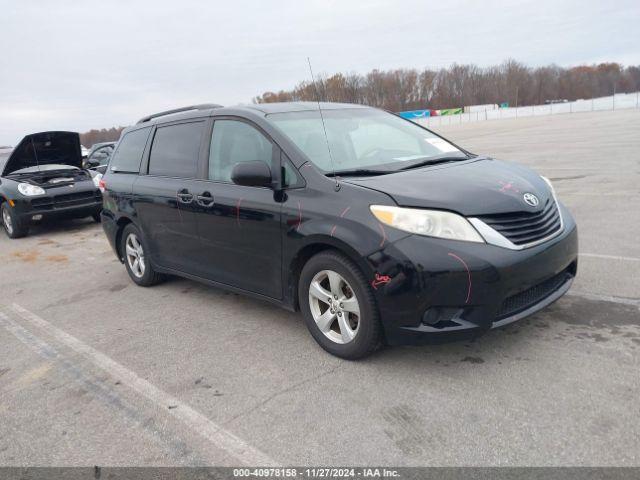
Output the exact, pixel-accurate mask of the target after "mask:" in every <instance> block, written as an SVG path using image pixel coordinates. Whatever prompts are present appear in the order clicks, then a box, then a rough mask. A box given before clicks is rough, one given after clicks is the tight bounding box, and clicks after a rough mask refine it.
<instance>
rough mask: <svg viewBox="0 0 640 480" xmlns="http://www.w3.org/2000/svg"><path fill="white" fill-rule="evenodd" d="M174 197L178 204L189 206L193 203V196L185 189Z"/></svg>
mask: <svg viewBox="0 0 640 480" xmlns="http://www.w3.org/2000/svg"><path fill="white" fill-rule="evenodd" d="M176 197H177V198H178V201H179V202H180V203H185V204H189V203H191V202H193V194H191V193H189V190H187V189H186V188H185V189H182V190H180V191H178V193H177V194H176Z"/></svg>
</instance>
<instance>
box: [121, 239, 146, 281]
mask: <svg viewBox="0 0 640 480" xmlns="http://www.w3.org/2000/svg"><path fill="white" fill-rule="evenodd" d="M125 249H126V257H127V263H128V264H129V268H130V269H131V272H132V273H133V274H134V275H135V276H136V278H142V277H143V276H144V272H145V269H146V266H145V259H144V250H143V249H142V244H141V243H140V240H139V239H138V236H137V235H136V234H135V233H130V234H129V236H127V241H126V243H125Z"/></svg>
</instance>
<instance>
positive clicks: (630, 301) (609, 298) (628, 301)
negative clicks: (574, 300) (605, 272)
mask: <svg viewBox="0 0 640 480" xmlns="http://www.w3.org/2000/svg"><path fill="white" fill-rule="evenodd" d="M567 295H569V296H572V297H581V298H586V299H587V300H597V301H604V302H611V303H621V304H623V305H633V306H634V307H638V308H639V309H640V299H637V298H625V297H615V296H613V295H600V294H598V293H589V292H580V291H577V292H574V291H573V290H569V292H568V293H567Z"/></svg>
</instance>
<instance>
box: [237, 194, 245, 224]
mask: <svg viewBox="0 0 640 480" xmlns="http://www.w3.org/2000/svg"><path fill="white" fill-rule="evenodd" d="M242 200H244V198H240V199H239V200H238V203H236V223H237V224H238V227H239V226H240V204H241V203H242Z"/></svg>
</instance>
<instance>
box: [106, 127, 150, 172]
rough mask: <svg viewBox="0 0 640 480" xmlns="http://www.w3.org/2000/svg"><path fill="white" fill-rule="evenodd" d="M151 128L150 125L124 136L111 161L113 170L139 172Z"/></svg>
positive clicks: (110, 164)
mask: <svg viewBox="0 0 640 480" xmlns="http://www.w3.org/2000/svg"><path fill="white" fill-rule="evenodd" d="M149 130H150V128H149V127H147V128H141V129H140V130H135V131H133V132H129V133H127V134H126V135H125V136H124V137H122V139H121V140H120V143H119V144H118V148H117V150H116V153H115V154H114V155H113V157H112V158H111V162H110V163H109V167H110V170H111V171H112V172H131V173H138V172H139V171H140V161H141V160H142V153H143V152H144V147H145V146H146V144H147V137H148V136H149Z"/></svg>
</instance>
